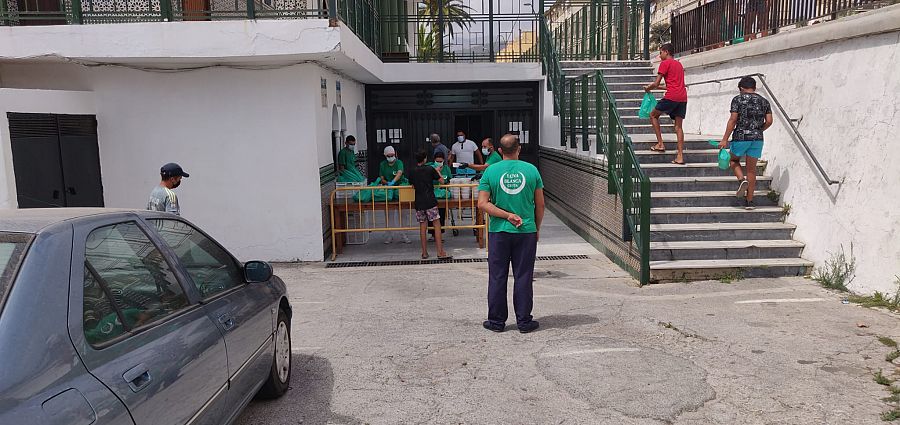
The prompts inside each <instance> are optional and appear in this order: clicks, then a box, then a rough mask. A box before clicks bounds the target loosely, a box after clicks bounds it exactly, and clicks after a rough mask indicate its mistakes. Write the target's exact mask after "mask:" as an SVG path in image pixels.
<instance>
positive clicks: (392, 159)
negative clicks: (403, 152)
mask: <svg viewBox="0 0 900 425" xmlns="http://www.w3.org/2000/svg"><path fill="white" fill-rule="evenodd" d="M396 160H397V157H396V156H389V157H387V162H390V163H392V164H393V163H394V161H396Z"/></svg>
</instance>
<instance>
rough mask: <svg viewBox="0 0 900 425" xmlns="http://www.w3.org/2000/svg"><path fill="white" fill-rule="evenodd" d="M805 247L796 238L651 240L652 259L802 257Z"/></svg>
mask: <svg viewBox="0 0 900 425" xmlns="http://www.w3.org/2000/svg"><path fill="white" fill-rule="evenodd" d="M803 248H804V244H803V243H802V242H798V241H794V240H746V241H744V240H738V241H681V242H650V261H680V260H734V259H751V258H799V257H800V254H801V253H802V252H803Z"/></svg>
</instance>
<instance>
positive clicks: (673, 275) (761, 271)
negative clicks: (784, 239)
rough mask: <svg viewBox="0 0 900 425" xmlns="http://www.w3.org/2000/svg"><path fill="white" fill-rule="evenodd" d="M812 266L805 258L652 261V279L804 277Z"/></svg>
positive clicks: (659, 280)
mask: <svg viewBox="0 0 900 425" xmlns="http://www.w3.org/2000/svg"><path fill="white" fill-rule="evenodd" d="M812 266H813V263H812V262H810V261H807V260H804V259H802V258H750V259H730V260H679V261H651V262H650V276H651V279H652V280H655V281H657V282H667V281H678V280H699V279H722V278H728V279H732V280H733V279H739V278H752V277H780V276H804V275H806V274H808V273H809V271H810V269H811V268H812Z"/></svg>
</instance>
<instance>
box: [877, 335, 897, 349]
mask: <svg viewBox="0 0 900 425" xmlns="http://www.w3.org/2000/svg"><path fill="white" fill-rule="evenodd" d="M878 342H880V343H882V344H884V345H885V346H886V347H891V348H897V341H894V339H893V338H891V337H887V336H880V337H878Z"/></svg>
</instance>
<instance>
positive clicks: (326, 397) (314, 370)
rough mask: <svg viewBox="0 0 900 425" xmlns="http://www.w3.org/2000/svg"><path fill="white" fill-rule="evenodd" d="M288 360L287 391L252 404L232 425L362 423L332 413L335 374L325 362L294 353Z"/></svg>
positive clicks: (351, 424)
mask: <svg viewBox="0 0 900 425" xmlns="http://www.w3.org/2000/svg"><path fill="white" fill-rule="evenodd" d="M291 360H292V361H293V364H292V369H291V374H292V375H291V388H290V390H289V391H288V392H287V393H286V394H285V395H284V396H282V397H281V398H279V399H276V400H254V401H252V402H251V403H250V405H249V406H247V408H246V409H245V410H244V413H242V414H241V416H240V417H239V418H238V420H237V422H235V425H273V424H279V425H281V424H300V423H302V424H304V425H307V424H346V425H361V424H362V423H363V422H362V421H360V420H359V419H356V418H353V417H349V416H344V415H339V414H337V413H334V412H333V411H332V410H331V399H332V396H333V394H332V392H333V390H334V371H333V370H332V368H331V362H329V361H328V359H326V358H324V357H319V356H316V355H309V354H296V353H295V354H294V355H293V356H292V358H291Z"/></svg>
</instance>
